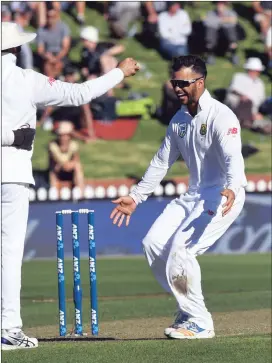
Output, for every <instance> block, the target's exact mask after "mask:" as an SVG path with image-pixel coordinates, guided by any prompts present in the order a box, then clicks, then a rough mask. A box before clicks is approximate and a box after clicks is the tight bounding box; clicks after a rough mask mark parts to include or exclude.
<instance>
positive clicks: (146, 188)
mask: <svg viewBox="0 0 272 363" xmlns="http://www.w3.org/2000/svg"><path fill="white" fill-rule="evenodd" d="M179 155H180V151H179V149H178V147H177V144H176V141H175V138H174V135H173V131H172V124H171V123H170V125H169V126H168V129H167V133H166V136H165V138H164V141H163V142H162V144H161V146H160V148H159V150H158V151H157V153H156V154H155V156H154V157H153V159H152V160H151V163H150V165H149V167H148V169H147V170H146V172H145V174H144V176H143V177H142V180H141V181H140V182H139V183H138V185H136V186H135V187H134V188H133V190H132V191H131V193H130V194H129V195H130V196H131V197H132V198H133V199H134V201H135V203H136V204H138V203H142V202H143V201H145V200H147V198H148V197H149V195H150V194H151V193H153V192H154V190H155V188H156V186H157V185H159V183H160V182H161V181H162V179H163V178H164V177H165V175H166V173H167V171H168V169H169V168H170V167H171V166H172V165H173V164H174V162H175V161H176V160H177V158H178V157H179Z"/></svg>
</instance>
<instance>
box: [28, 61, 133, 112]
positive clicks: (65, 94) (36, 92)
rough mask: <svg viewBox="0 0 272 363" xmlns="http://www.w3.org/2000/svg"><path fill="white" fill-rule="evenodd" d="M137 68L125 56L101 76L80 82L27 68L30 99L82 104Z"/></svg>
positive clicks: (38, 102)
mask: <svg viewBox="0 0 272 363" xmlns="http://www.w3.org/2000/svg"><path fill="white" fill-rule="evenodd" d="M138 70H139V65H138V63H137V62H136V61H135V60H134V59H132V58H126V59H125V60H124V61H122V62H120V64H119V65H118V67H117V68H115V69H113V70H112V71H110V72H108V73H107V74H105V75H103V76H102V77H99V78H96V79H93V80H90V81H87V82H84V83H82V84H72V83H66V82H61V81H57V80H55V79H53V78H48V77H46V76H44V75H42V74H40V73H37V72H34V71H32V70H29V71H28V72H29V73H28V75H29V77H30V78H32V79H31V84H32V85H33V97H32V100H33V103H34V104H35V105H37V106H80V105H84V104H86V103H89V102H90V101H91V100H93V99H94V98H97V97H99V96H101V95H103V94H104V93H106V92H107V91H109V90H110V89H112V88H113V87H115V86H116V85H117V84H118V83H120V82H122V80H123V79H124V77H129V76H132V75H134V74H135V73H136V72H137V71H138Z"/></svg>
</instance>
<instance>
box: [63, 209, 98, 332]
mask: <svg viewBox="0 0 272 363" xmlns="http://www.w3.org/2000/svg"><path fill="white" fill-rule="evenodd" d="M65 214H69V215H71V223H72V246H73V278H74V287H73V297H74V308H75V310H74V314H75V327H74V334H75V335H77V336H78V335H83V327H82V288H81V273H80V237H79V215H80V214H87V223H88V244H89V272H90V305H91V331H92V334H93V335H98V330H99V329H98V316H97V311H98V303H97V283H96V246H95V229H94V211H93V210H88V209H79V210H78V211H72V210H70V209H66V210H62V211H58V212H56V231H57V267H58V293H59V296H58V298H59V334H60V336H66V335H67V327H66V294H65V273H64V241H63V230H64V229H63V215H65Z"/></svg>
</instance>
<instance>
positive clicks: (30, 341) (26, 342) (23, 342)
mask: <svg viewBox="0 0 272 363" xmlns="http://www.w3.org/2000/svg"><path fill="white" fill-rule="evenodd" d="M2 338H4V339H6V340H7V341H9V342H11V343H13V344H5V343H3V342H2V343H1V349H2V350H17V349H34V348H38V345H39V344H38V340H37V339H36V338H29V337H27V336H24V337H23V339H20V338H17V339H16V337H12V336H11V335H10V336H2ZM12 340H13V341H12ZM16 341H17V342H16ZM16 343H17V344H16Z"/></svg>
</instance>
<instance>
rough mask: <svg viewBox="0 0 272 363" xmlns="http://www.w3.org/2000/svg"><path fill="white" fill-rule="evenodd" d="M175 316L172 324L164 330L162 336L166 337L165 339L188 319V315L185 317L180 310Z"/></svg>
mask: <svg viewBox="0 0 272 363" xmlns="http://www.w3.org/2000/svg"><path fill="white" fill-rule="evenodd" d="M175 315H176V318H175V321H174V323H173V324H172V325H170V326H169V327H168V328H166V329H164V335H166V336H167V337H168V336H169V335H170V333H172V332H173V331H175V330H176V329H177V328H179V327H180V326H181V325H182V324H183V323H184V322H185V321H186V320H187V319H188V315H185V314H184V313H183V312H182V311H181V310H178V311H177V312H176V314H175Z"/></svg>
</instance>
